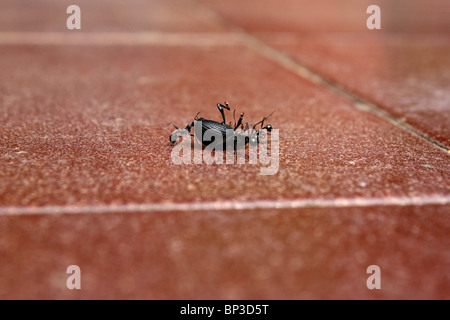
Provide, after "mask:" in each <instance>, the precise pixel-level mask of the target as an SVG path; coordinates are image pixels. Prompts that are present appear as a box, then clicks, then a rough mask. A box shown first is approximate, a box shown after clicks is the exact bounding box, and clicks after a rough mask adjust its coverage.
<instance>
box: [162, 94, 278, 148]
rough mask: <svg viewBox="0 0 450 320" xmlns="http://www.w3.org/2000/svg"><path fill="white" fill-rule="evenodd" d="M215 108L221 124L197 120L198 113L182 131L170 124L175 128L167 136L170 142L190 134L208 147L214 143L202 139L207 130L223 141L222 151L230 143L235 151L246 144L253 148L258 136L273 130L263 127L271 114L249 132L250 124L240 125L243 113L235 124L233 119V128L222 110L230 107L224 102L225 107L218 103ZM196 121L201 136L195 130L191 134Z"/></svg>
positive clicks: (203, 119) (202, 119) (258, 139)
mask: <svg viewBox="0 0 450 320" xmlns="http://www.w3.org/2000/svg"><path fill="white" fill-rule="evenodd" d="M217 108H218V109H219V111H220V113H221V115H222V120H223V121H222V122H217V121H214V120H208V119H205V118H199V117H198V115H199V113H197V115H196V116H195V117H194V121H192V123H190V124H188V125H187V126H186V127H185V128H184V129H179V128H178V127H177V126H176V125H175V124H173V123H172V125H173V126H174V127H175V128H176V131H174V132H173V133H172V134H171V135H170V136H169V140H170V142H171V143H172V144H173V143H175V142H176V141H177V140H178V138H180V137H181V136H182V135H185V134H190V135H191V136H195V137H196V138H197V139H198V140H199V141H201V142H202V144H204V145H205V146H208V145H210V144H211V143H213V142H214V139H211V140H205V138H204V137H205V132H206V131H207V130H212V131H213V133H216V134H217V135H222V141H223V149H222V150H226V145H227V143H230V144H231V143H233V144H234V149H235V150H236V149H238V148H240V147H242V146H245V145H246V144H248V143H250V145H252V146H255V145H256V144H258V143H259V141H260V136H261V138H262V137H263V135H265V131H264V130H267V133H268V134H270V132H271V131H272V129H273V126H272V125H270V124H268V125H266V126H265V127H264V121H265V120H267V119H268V118H269V117H270V116H271V115H272V114H273V112H272V113H271V114H270V115H269V116H267V117H264V118H263V119H262V120H261V121H259V122H257V123H256V124H254V125H253V124H252V125H253V127H252V128H251V130H250V124H249V123H248V122H247V124H246V126H245V128H244V125H243V124H242V120H243V119H244V114H243V113H241V116H240V117H239V120H238V122H236V118H235V124H234V128H233V127H231V122H230V125H227V124H226V121H225V113H224V109H227V110H230V106H229V104H228V102H225V105H223V104H221V103H218V104H217ZM235 112H236V110H234V112H233V116H234V115H235ZM197 121H201V124H202V127H201V128H202V132H201V135H200V132H196V131H195V130H194V134H191V129H192V128H194V126H195V123H196V122H197ZM259 124H261V128H260V129H259V130H257V129H256V126H257V125H259ZM239 127H240V130H238V129H239ZM227 130H232V131H233V135H232V136H227ZM230 139H233V140H234V142H231V141H230ZM214 147H216V146H214Z"/></svg>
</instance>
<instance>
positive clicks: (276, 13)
mask: <svg viewBox="0 0 450 320" xmlns="http://www.w3.org/2000/svg"><path fill="white" fill-rule="evenodd" d="M200 2H201V3H202V4H204V5H205V6H207V7H209V8H210V9H212V10H214V11H216V12H218V13H219V14H220V15H221V16H223V17H224V18H225V19H226V20H227V21H229V22H230V23H232V24H235V25H239V26H241V27H243V28H244V29H245V30H247V31H251V32H299V33H302V32H306V33H309V32H367V31H368V29H367V27H366V21H367V18H368V17H369V14H367V13H366V10H367V8H368V7H369V6H370V5H373V4H376V5H378V6H379V7H380V9H381V32H406V33H424V32H437V33H441V32H449V31H450V23H449V19H448V10H449V2H448V1H446V0H431V1H425V0H419V1H409V0H400V1H389V0H384V1H383V0H381V1H380V0H379V1H376V2H374V1H370V0H363V1H361V0H344V1H333V0H320V1H314V2H311V1H307V0H281V1H280V0H247V1H239V0H231V1H220V0H200Z"/></svg>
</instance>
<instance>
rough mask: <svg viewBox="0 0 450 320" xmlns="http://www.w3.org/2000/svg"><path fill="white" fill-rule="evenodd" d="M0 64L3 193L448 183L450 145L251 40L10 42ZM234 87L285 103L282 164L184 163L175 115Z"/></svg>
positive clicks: (324, 190)
mask: <svg viewBox="0 0 450 320" xmlns="http://www.w3.org/2000/svg"><path fill="white" fill-rule="evenodd" d="M193 61H195V63H192V62H193ZM0 68H1V69H2V70H3V72H2V73H1V75H0V83H1V87H0V92H1V95H2V97H3V102H2V103H3V108H2V113H1V118H0V130H1V153H0V155H1V157H0V161H1V166H2V171H1V173H0V203H1V205H3V206H26V205H64V204H75V205H76V204H85V205H91V204H103V203H118V204H121V203H153V202H158V203H161V202H185V201H188V202H190V201H216V200H219V201H220V200H242V201H245V200H258V199H262V200H270V199H273V200H275V199H298V198H301V199H302V198H303V199H308V198H315V199H317V198H326V199H333V198H336V197H350V198H351V197H371V198H379V197H386V196H387V197H391V196H393V197H397V196H398V197H405V196H406V197H409V196H415V197H427V196H430V195H431V196H435V195H438V196H439V195H442V196H444V197H445V196H446V195H448V192H449V185H448V183H447V181H448V178H449V172H450V170H449V162H448V154H447V153H446V152H443V151H442V150H440V149H438V148H437V147H435V146H433V145H432V144H430V143H428V142H425V141H424V140H423V139H420V138H417V137H415V136H413V135H411V134H410V133H408V132H406V131H404V130H402V129H399V128H397V127H395V126H393V125H391V124H390V123H388V122H386V121H384V120H381V119H379V118H378V117H376V116H374V115H373V114H371V113H368V112H363V111H360V110H357V109H356V108H355V107H354V106H353V105H352V104H351V103H350V102H349V101H347V100H346V99H344V98H342V97H340V96H338V95H337V94H335V93H333V92H331V91H330V90H328V89H324V88H321V87H318V86H316V85H313V84H311V83H308V82H306V81H304V80H302V79H300V78H299V77H298V76H296V75H295V74H292V73H290V72H288V71H285V70H283V69H281V68H280V67H279V66H278V65H275V64H273V63H271V62H268V61H266V60H264V59H262V58H260V57H258V56H257V55H256V54H255V53H253V52H252V51H249V50H247V49H244V48H239V47H236V48H229V47H205V48H197V47H196V48H177V49H173V48H170V47H158V46H154V47H139V48H128V47H111V48H98V47H96V48H90V47H82V48H81V47H71V46H67V47H64V46H61V47H4V48H2V59H0ZM224 100H227V101H229V102H230V103H231V106H232V107H236V108H237V110H238V112H241V111H244V112H245V113H246V119H247V121H253V122H255V121H258V120H260V119H261V118H262V116H264V115H268V114H269V113H271V112H272V111H274V110H276V113H275V114H274V115H273V116H272V118H271V121H272V123H273V125H274V126H275V127H276V128H279V129H280V136H281V138H280V163H279V171H278V173H277V174H276V175H274V176H263V175H260V169H261V167H262V165H261V164H257V165H250V164H249V163H248V161H246V164H244V165H238V164H229V165H218V164H217V165H216V164H215V165H206V163H204V162H203V163H202V164H198V165H196V164H191V165H175V164H174V163H173V162H172V160H171V151H172V149H173V147H172V146H170V145H169V139H168V137H169V134H170V133H171V132H172V129H173V128H171V125H170V123H171V122H172V121H173V122H175V123H176V124H178V125H180V126H182V125H185V124H187V123H188V122H190V121H192V118H193V117H194V115H195V114H196V113H197V112H198V111H200V112H201V114H202V115H203V116H205V117H208V118H212V119H219V117H220V114H219V112H218V110H217V108H216V107H215V103H217V102H220V101H224ZM229 116H230V115H229Z"/></svg>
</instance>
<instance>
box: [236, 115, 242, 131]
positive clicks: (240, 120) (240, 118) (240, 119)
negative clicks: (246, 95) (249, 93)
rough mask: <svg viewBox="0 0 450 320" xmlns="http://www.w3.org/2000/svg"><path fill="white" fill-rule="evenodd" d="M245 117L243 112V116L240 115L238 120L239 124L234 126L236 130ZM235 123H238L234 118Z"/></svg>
mask: <svg viewBox="0 0 450 320" xmlns="http://www.w3.org/2000/svg"><path fill="white" fill-rule="evenodd" d="M243 119H244V113H241V116H240V117H239V120H238V122H237V124H236V125H235V126H234V130H236V129H237V128H239V126H240V125H241V124H242V120H243ZM234 123H236V120H234Z"/></svg>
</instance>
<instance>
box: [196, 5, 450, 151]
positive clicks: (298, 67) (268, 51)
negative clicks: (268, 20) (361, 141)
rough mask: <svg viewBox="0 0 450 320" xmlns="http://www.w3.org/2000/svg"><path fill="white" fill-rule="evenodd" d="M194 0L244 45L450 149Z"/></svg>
mask: <svg viewBox="0 0 450 320" xmlns="http://www.w3.org/2000/svg"><path fill="white" fill-rule="evenodd" d="M192 1H193V2H194V3H195V4H196V6H197V7H198V9H199V10H200V11H202V12H203V13H204V14H205V15H207V16H209V17H210V19H212V20H214V21H219V22H220V23H221V24H223V25H224V26H227V27H228V28H231V29H232V30H233V32H235V33H236V34H239V35H241V37H242V40H243V43H244V45H246V46H247V47H248V48H250V49H252V50H253V51H255V52H256V53H257V54H259V55H261V56H263V57H265V58H266V59H268V60H270V61H273V62H275V63H277V64H279V65H281V66H282V67H284V68H285V69H287V70H289V71H291V72H293V73H295V74H297V75H298V76H300V77H301V78H303V79H305V80H308V81H310V82H312V83H314V84H318V85H321V86H323V87H326V88H327V89H330V90H332V91H333V92H336V93H337V94H339V95H341V96H344V97H345V98H347V99H349V100H350V101H352V102H353V103H354V105H355V107H356V108H357V109H359V110H363V111H368V112H371V113H373V114H375V115H376V116H377V117H379V118H381V119H383V120H386V121H388V122H389V123H391V124H393V125H395V126H396V127H399V128H401V129H403V130H405V131H408V132H409V133H410V134H413V135H415V136H416V137H418V138H420V139H423V140H425V141H427V142H428V143H431V144H433V145H435V146H436V147H438V148H440V149H442V150H444V151H446V152H450V148H449V147H448V146H446V145H444V144H443V143H441V142H439V141H437V140H435V139H433V138H430V137H428V136H427V135H426V134H424V133H422V132H420V131H419V130H417V129H415V128H414V127H412V126H410V125H408V124H406V123H402V122H400V121H398V120H396V119H395V117H393V116H391V115H390V114H389V113H388V112H387V111H385V110H384V109H383V108H379V107H377V106H376V105H375V104H374V103H371V102H368V101H366V100H365V99H363V98H361V97H358V96H357V95H355V94H353V93H351V92H349V91H347V90H346V89H345V88H343V87H342V86H340V85H339V84H337V83H334V82H332V81H329V80H327V79H326V78H324V77H323V76H322V75H320V74H318V73H316V72H314V71H312V70H310V69H309V68H307V67H305V66H303V65H302V64H301V63H300V62H298V61H296V60H294V59H292V58H291V57H289V55H287V54H285V53H283V52H281V51H279V50H277V49H275V48H273V47H271V46H269V45H268V44H267V43H265V42H264V41H262V40H261V39H259V38H258V37H257V36H255V35H253V34H251V33H248V32H247V31H245V30H244V29H243V28H241V27H239V26H236V25H234V24H232V23H230V22H229V21H228V20H227V19H225V18H224V17H223V16H222V15H220V14H219V13H217V12H216V11H214V10H212V9H210V8H208V7H207V6H205V5H203V4H200V3H198V2H197V1H196V0H192Z"/></svg>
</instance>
